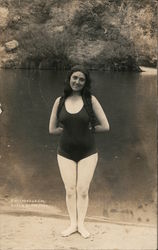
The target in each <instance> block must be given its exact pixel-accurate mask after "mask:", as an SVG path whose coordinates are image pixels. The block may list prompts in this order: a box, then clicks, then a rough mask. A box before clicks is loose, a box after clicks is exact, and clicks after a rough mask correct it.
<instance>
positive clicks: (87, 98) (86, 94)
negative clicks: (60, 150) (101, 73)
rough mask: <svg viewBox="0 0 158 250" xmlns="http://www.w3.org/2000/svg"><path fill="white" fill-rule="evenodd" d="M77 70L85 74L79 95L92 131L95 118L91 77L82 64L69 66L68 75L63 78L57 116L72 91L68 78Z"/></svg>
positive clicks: (93, 130)
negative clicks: (62, 88) (62, 90)
mask: <svg viewBox="0 0 158 250" xmlns="http://www.w3.org/2000/svg"><path fill="white" fill-rule="evenodd" d="M77 71H80V72H82V73H83V74H84V76H85V80H86V81H85V85H84V87H83V89H82V90H81V96H82V99H83V102H84V107H85V109H86V111H87V113H88V116H89V120H90V124H91V127H92V132H95V123H96V118H95V115H94V112H93V108H92V100H91V78H90V75H89V72H88V70H87V69H86V68H85V67H84V66H82V65H76V66H73V67H72V68H71V70H70V71H69V72H68V75H67V77H66V80H65V86H64V93H63V95H62V96H61V98H60V102H59V106H58V111H57V118H58V119H59V114H60V111H61V109H62V107H63V105H64V103H65V100H66V98H67V97H68V96H70V95H71V93H72V88H71V86H70V78H71V75H72V74H73V73H74V72H77Z"/></svg>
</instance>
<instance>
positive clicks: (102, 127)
mask: <svg viewBox="0 0 158 250" xmlns="http://www.w3.org/2000/svg"><path fill="white" fill-rule="evenodd" d="M92 107H93V111H94V114H95V115H96V118H97V119H98V122H99V125H96V126H95V132H104V131H108V130H109V129H110V126H109V123H108V120H107V118H106V115H105V113H104V111H103V109H102V107H101V105H100V103H99V102H98V100H97V98H96V97H95V96H92Z"/></svg>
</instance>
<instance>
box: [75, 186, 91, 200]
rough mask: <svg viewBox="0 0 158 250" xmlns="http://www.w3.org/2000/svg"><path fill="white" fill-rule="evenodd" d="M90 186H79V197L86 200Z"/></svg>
mask: <svg viewBox="0 0 158 250" xmlns="http://www.w3.org/2000/svg"><path fill="white" fill-rule="evenodd" d="M88 191H89V186H86V187H83V186H79V185H78V186H77V195H78V196H80V197H82V198H83V199H86V197H87V196H88Z"/></svg>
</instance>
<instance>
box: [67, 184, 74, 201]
mask: <svg viewBox="0 0 158 250" xmlns="http://www.w3.org/2000/svg"><path fill="white" fill-rule="evenodd" d="M65 190H66V196H67V197H68V198H69V199H70V198H71V197H72V196H74V195H76V186H65Z"/></svg>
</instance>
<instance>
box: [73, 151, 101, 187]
mask: <svg viewBox="0 0 158 250" xmlns="http://www.w3.org/2000/svg"><path fill="white" fill-rule="evenodd" d="M97 162H98V153H96V154H93V155H90V156H88V157H86V158H84V159H82V160H80V161H79V162H78V168H77V169H78V173H77V186H78V187H81V188H84V187H85V188H89V184H90V182H91V180H92V178H93V174H94V171H95V168H96V165H97Z"/></svg>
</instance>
